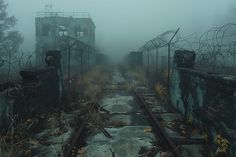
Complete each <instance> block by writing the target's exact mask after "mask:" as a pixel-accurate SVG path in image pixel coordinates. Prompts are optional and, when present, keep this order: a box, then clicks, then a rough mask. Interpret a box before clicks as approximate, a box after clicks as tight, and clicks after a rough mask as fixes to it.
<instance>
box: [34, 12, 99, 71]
mask: <svg viewBox="0 0 236 157" xmlns="http://www.w3.org/2000/svg"><path fill="white" fill-rule="evenodd" d="M35 26H36V46H35V47H36V62H37V65H38V66H41V65H43V63H44V59H45V54H46V52H47V51H48V50H58V51H60V52H61V56H62V67H66V66H67V65H68V56H69V57H70V65H71V66H72V67H73V66H76V65H77V68H78V66H81V68H80V69H82V70H83V69H84V70H86V68H88V67H90V66H91V65H93V64H94V63H95V56H96V55H95V53H96V52H95V28H96V26H95V24H94V22H93V20H92V19H91V18H90V15H89V13H84V12H82V13H81V12H76V13H69V14H68V13H63V12H38V13H37V16H36V19H35ZM82 66H83V67H82ZM64 69H66V68H64Z"/></svg>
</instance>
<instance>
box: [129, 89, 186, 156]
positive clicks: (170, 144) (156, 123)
mask: <svg viewBox="0 0 236 157" xmlns="http://www.w3.org/2000/svg"><path fill="white" fill-rule="evenodd" d="M134 94H135V95H136V97H137V98H138V100H139V102H140V104H141V105H142V107H143V108H144V110H145V112H146V113H147V115H148V117H149V119H150V122H151V125H152V126H153V128H154V130H155V133H156V135H158V137H159V138H161V139H162V140H163V141H164V142H165V143H166V144H167V146H168V147H169V148H170V149H171V150H172V151H173V153H174V155H175V156H176V157H181V155H180V152H179V151H178V150H177V148H178V147H177V146H176V144H175V143H174V142H173V141H172V140H171V139H170V137H169V136H168V135H167V133H166V132H165V130H164V129H163V127H162V126H161V124H160V122H159V121H158V120H157V119H156V118H155V117H154V115H153V114H152V112H151V111H150V110H149V108H148V106H147V104H146V102H145V101H144V99H143V97H142V96H141V95H140V94H139V93H138V92H137V91H134Z"/></svg>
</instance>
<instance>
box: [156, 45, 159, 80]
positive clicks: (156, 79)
mask: <svg viewBox="0 0 236 157" xmlns="http://www.w3.org/2000/svg"><path fill="white" fill-rule="evenodd" d="M158 59H159V57H158V48H156V80H157V81H158V64H159V62H158Z"/></svg>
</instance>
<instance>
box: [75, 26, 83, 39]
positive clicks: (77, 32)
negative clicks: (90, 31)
mask: <svg viewBox="0 0 236 157" xmlns="http://www.w3.org/2000/svg"><path fill="white" fill-rule="evenodd" d="M75 35H76V36H77V37H83V36H84V31H83V29H82V27H76V28H75Z"/></svg>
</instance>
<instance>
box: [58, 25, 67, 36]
mask: <svg viewBox="0 0 236 157" xmlns="http://www.w3.org/2000/svg"><path fill="white" fill-rule="evenodd" d="M67 35H68V32H67V29H66V27H65V26H59V36H60V37H61V36H67Z"/></svg>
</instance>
